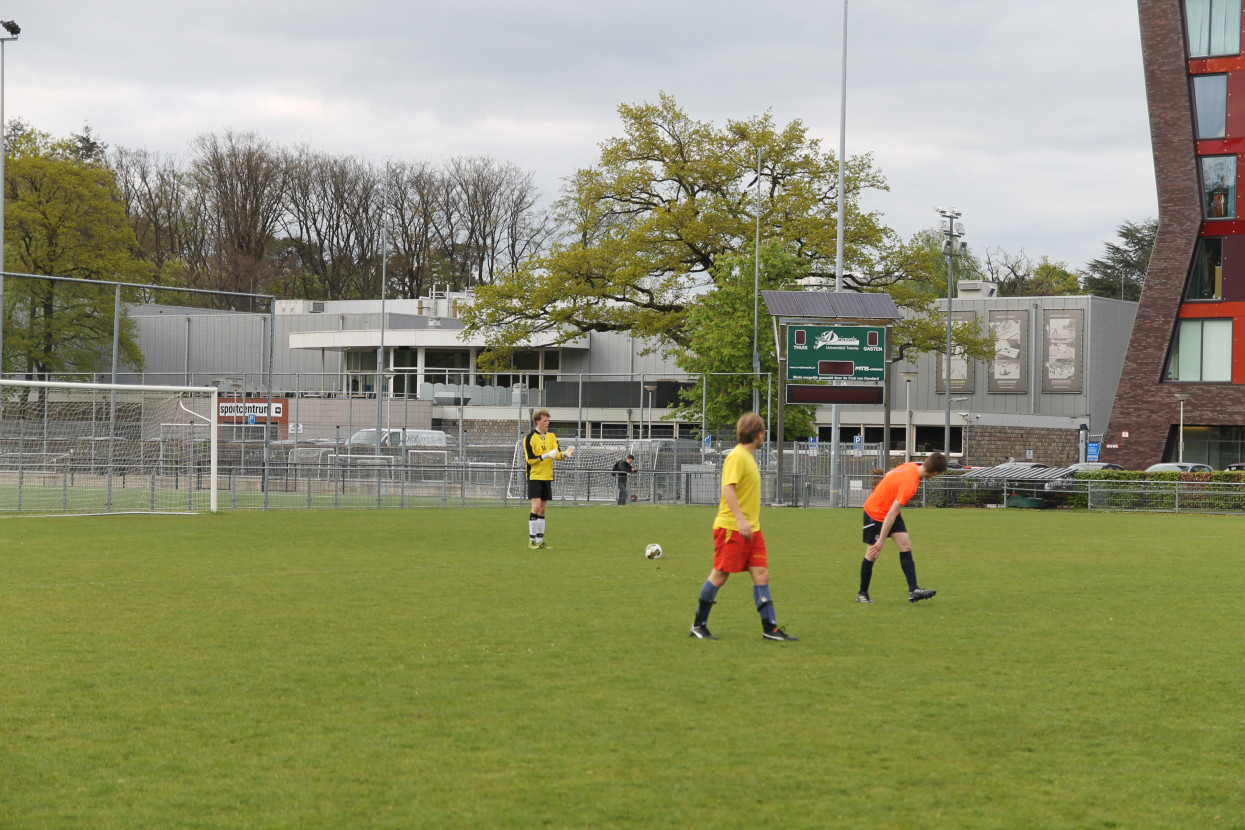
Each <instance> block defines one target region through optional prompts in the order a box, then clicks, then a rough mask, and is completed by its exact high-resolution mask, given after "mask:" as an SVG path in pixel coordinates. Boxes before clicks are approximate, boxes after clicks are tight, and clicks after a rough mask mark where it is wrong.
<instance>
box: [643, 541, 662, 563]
mask: <svg viewBox="0 0 1245 830" xmlns="http://www.w3.org/2000/svg"><path fill="white" fill-rule="evenodd" d="M644 556H645V558H647V559H661V545H659V544H657V543H656V542H654V543H653V544H651V545H649V546H648V547H646V548H645V549H644Z"/></svg>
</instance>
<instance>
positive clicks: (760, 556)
mask: <svg viewBox="0 0 1245 830" xmlns="http://www.w3.org/2000/svg"><path fill="white" fill-rule="evenodd" d="M765 553H766V551H765V537H764V536H762V535H761V531H759V530H754V531H752V538H751V539H745V538H744V537H743V535H742V534H741V533H740V532H739V531H738V530H727V529H726V528H724V527H715V528H714V529H713V567H714V569H715V570H719V571H722V572H723V573H728V574H737V573H743V572H744V571H746V570H748V569H749V568H765V567H768V566H769V564H768V562H767V560H766V558H765Z"/></svg>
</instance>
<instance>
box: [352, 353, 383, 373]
mask: <svg viewBox="0 0 1245 830" xmlns="http://www.w3.org/2000/svg"><path fill="white" fill-rule="evenodd" d="M346 371H348V372H375V371H376V352H375V351H372V350H368V351H357V350H351V351H348V352H346Z"/></svg>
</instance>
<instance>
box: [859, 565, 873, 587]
mask: <svg viewBox="0 0 1245 830" xmlns="http://www.w3.org/2000/svg"><path fill="white" fill-rule="evenodd" d="M872 581H873V562H871V561H870V560H869V559H867V558H866V559H863V560H861V563H860V593H862V594H867V593H869V583H870V582H872Z"/></svg>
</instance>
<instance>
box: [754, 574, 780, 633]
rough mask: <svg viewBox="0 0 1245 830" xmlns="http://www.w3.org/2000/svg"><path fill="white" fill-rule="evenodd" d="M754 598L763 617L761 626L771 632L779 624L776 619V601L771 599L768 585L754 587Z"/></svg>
mask: <svg viewBox="0 0 1245 830" xmlns="http://www.w3.org/2000/svg"><path fill="white" fill-rule="evenodd" d="M752 598H753V599H754V600H756V604H757V612H758V613H760V615H761V624H762V625H763V626H764V627H765V630H766V631H769V630H770V629H771V628H773V627H774V626H775V625H777V624H778V622H777V620H776V619H775V618H774V601H773V600H772V599H770V595H769V586H768V585H753V586H752Z"/></svg>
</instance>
